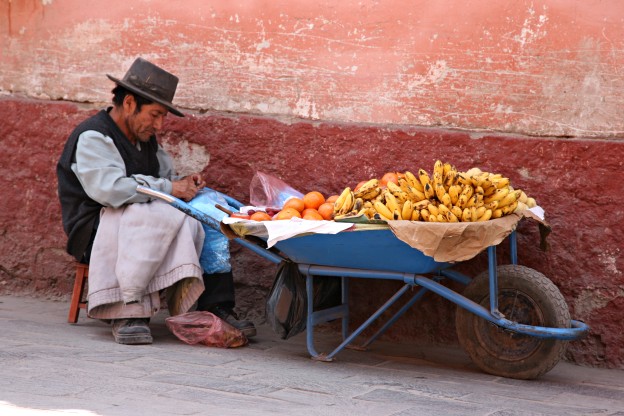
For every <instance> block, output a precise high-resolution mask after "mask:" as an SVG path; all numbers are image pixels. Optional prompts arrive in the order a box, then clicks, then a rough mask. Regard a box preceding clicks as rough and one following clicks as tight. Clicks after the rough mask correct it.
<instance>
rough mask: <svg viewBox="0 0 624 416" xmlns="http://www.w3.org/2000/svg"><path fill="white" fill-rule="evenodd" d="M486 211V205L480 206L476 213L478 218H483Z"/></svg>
mask: <svg viewBox="0 0 624 416" xmlns="http://www.w3.org/2000/svg"><path fill="white" fill-rule="evenodd" d="M485 211H487V208H485V207H484V206H480V207H478V208H477V214H476V217H477V219H479V218H481V217H482V216H483V214H485Z"/></svg>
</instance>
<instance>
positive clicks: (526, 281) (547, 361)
mask: <svg viewBox="0 0 624 416" xmlns="http://www.w3.org/2000/svg"><path fill="white" fill-rule="evenodd" d="M497 275H498V306H499V307H498V309H499V311H500V312H501V313H502V314H503V315H505V318H507V319H509V320H510V321H514V322H517V323H521V324H527V325H533V326H545V327H554V328H569V327H570V312H569V310H568V306H567V304H566V302H565V299H564V298H563V296H562V295H561V292H560V291H559V289H558V288H557V287H556V286H555V285H554V284H553V283H552V282H551V281H550V280H549V279H548V278H547V277H546V276H544V275H543V274H542V273H540V272H538V271H537V270H533V269H531V268H528V267H524V266H518V265H513V264H512V265H504V266H498V267H497ZM463 295H464V296H465V297H466V298H468V299H471V300H472V301H474V302H476V303H478V304H479V305H481V306H483V307H485V308H486V309H488V310H489V308H490V289H489V278H488V272H487V271H486V272H484V273H481V274H480V275H478V276H477V277H476V278H475V279H474V280H473V281H472V282H471V283H470V284H469V285H468V286H467V287H466V289H465V290H464V293H463ZM455 323H456V328H457V336H458V338H459V342H460V344H461V345H462V347H463V348H464V350H465V351H466V352H467V353H468V355H469V356H470V357H471V359H472V361H473V362H474V363H475V364H476V365H477V366H478V367H479V368H481V369H482V370H483V371H485V372H487V373H490V374H494V375H497V376H502V377H509V378H516V379H534V378H537V377H539V376H541V375H543V374H545V373H547V372H548V371H550V370H551V369H552V368H553V367H554V366H555V365H556V364H557V363H558V362H559V360H560V359H561V358H562V357H563V354H564V353H565V349H566V347H567V343H566V342H565V341H561V340H556V339H543V338H537V337H533V336H530V335H523V334H518V333H514V332H511V331H509V330H505V329H503V328H501V327H499V326H497V325H495V324H493V323H491V322H489V321H487V320H485V319H483V318H480V317H478V316H477V315H475V314H473V313H472V312H469V311H468V310H466V309H464V308H460V307H458V308H457V313H456V318H455Z"/></svg>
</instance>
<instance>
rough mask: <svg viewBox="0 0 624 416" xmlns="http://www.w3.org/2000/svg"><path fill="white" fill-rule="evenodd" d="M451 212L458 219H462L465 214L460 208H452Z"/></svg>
mask: <svg viewBox="0 0 624 416" xmlns="http://www.w3.org/2000/svg"><path fill="white" fill-rule="evenodd" d="M451 212H452V213H453V215H455V216H456V217H457V218H458V219H460V218H461V217H462V213H463V212H464V211H463V210H462V209H461V208H460V207H458V206H452V207H451Z"/></svg>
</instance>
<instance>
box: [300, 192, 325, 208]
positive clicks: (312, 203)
mask: <svg viewBox="0 0 624 416" xmlns="http://www.w3.org/2000/svg"><path fill="white" fill-rule="evenodd" d="M324 202H325V197H324V196H323V194H322V193H320V192H319V191H312V192H308V193H307V194H305V195H304V196H303V203H304V204H305V207H306V208H314V209H318V207H320V206H321V204H323V203H324Z"/></svg>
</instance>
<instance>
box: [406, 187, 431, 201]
mask: <svg viewBox="0 0 624 416" xmlns="http://www.w3.org/2000/svg"><path fill="white" fill-rule="evenodd" d="M410 190H411V191H412V202H419V201H422V200H423V199H427V197H426V196H425V193H424V192H420V191H419V190H418V189H416V188H412V187H410Z"/></svg>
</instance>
